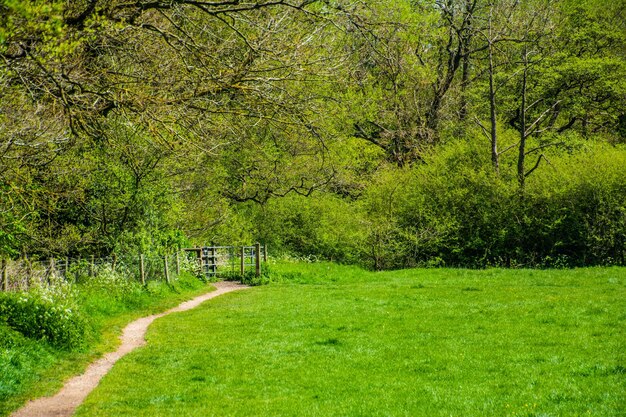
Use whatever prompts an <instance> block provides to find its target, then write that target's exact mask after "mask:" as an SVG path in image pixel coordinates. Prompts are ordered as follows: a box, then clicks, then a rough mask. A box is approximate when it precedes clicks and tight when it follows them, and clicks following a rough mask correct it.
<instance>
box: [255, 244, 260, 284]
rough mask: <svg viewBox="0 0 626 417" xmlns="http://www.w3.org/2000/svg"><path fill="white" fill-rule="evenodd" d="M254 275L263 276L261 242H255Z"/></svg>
mask: <svg viewBox="0 0 626 417" xmlns="http://www.w3.org/2000/svg"><path fill="white" fill-rule="evenodd" d="M254 276H256V277H260V276H261V244H260V243H259V242H257V243H255V244H254Z"/></svg>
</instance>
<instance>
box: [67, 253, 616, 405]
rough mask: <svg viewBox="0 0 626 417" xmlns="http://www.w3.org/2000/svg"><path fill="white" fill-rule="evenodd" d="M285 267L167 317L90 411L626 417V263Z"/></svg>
mask: <svg viewBox="0 0 626 417" xmlns="http://www.w3.org/2000/svg"><path fill="white" fill-rule="evenodd" d="M273 271H274V273H275V274H276V275H280V276H282V277H283V278H284V280H283V282H282V283H279V284H271V285H269V286H265V287H257V288H254V289H251V290H247V291H243V292H238V293H232V294H227V295H225V296H223V297H219V298H217V299H215V300H212V301H210V302H208V303H205V304H204V305H202V306H201V307H199V308H197V309H195V310H192V311H189V312H185V313H180V314H175V315H172V316H168V317H167V318H164V319H160V320H158V321H157V322H155V324H154V325H153V327H151V329H150V331H149V334H148V339H149V345H148V346H147V347H145V348H142V349H140V350H139V351H137V352H135V353H133V354H131V355H129V356H127V357H126V358H124V359H123V360H122V361H121V362H120V363H118V365H116V366H115V367H114V369H113V371H112V372H111V373H110V374H109V375H108V376H106V377H105V378H104V380H103V381H102V383H101V385H100V387H99V388H98V389H97V390H96V391H95V392H94V393H93V394H92V395H91V396H90V397H89V398H88V400H87V402H86V404H85V405H84V406H83V407H81V408H80V409H79V412H78V415H80V416H96V415H98V416H110V415H116V416H117V415H128V416H131V415H132V416H173V415H185V416H211V415H214V416H226V415H238V416H252V415H258V416H264V415H276V416H283V415H294V416H302V415H304V416H313V415H316V416H339V415H351V416H363V415H370V416H575V415H593V416H620V415H621V416H623V415H624V410H625V409H626V407H625V402H624V401H625V400H624V398H625V395H626V356H625V354H624V352H625V351H626V338H625V336H626V334H625V331H624V330H625V325H626V270H625V269H619V268H610V269H599V268H598V269H581V270H560V271H528V270H517V271H516V270H513V271H510V270H509V271H507V270H486V271H469V270H407V271H396V272H387V273H370V272H365V271H362V270H360V269H358V268H351V267H341V266H337V265H333V264H310V265H277V266H274V269H273Z"/></svg>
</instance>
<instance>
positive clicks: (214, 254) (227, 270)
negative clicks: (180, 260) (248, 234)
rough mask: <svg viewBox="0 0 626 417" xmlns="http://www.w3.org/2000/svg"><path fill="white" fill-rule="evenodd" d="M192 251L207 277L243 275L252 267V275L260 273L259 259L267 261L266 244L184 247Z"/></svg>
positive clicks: (187, 250)
mask: <svg viewBox="0 0 626 417" xmlns="http://www.w3.org/2000/svg"><path fill="white" fill-rule="evenodd" d="M184 250H185V251H186V252H193V253H195V256H196V258H197V260H198V264H199V265H200V268H201V269H202V273H203V274H204V275H205V276H206V277H207V278H213V277H217V276H229V275H230V276H242V277H243V276H244V275H245V274H246V272H247V271H251V270H252V268H254V275H255V276H257V277H258V276H260V275H261V260H262V261H263V262H267V245H261V244H259V243H257V244H255V245H253V246H203V247H198V248H185V249H184Z"/></svg>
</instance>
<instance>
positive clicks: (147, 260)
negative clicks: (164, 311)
mask: <svg viewBox="0 0 626 417" xmlns="http://www.w3.org/2000/svg"><path fill="white" fill-rule="evenodd" d="M0 269H1V273H2V275H1V288H2V290H3V291H25V290H28V289H29V288H31V287H33V286H42V285H53V284H54V283H56V282H59V281H65V282H71V283H81V282H84V281H87V280H89V279H92V278H95V277H98V276H101V275H103V274H111V273H115V274H116V275H117V276H119V277H125V278H126V279H128V280H134V281H137V282H141V283H142V284H144V285H146V284H147V283H148V282H150V281H166V282H169V281H170V280H172V279H175V278H176V276H177V275H179V274H180V273H181V272H183V271H187V272H191V273H194V274H197V275H199V274H200V273H201V268H200V265H199V264H198V263H197V262H196V260H195V259H194V258H193V256H190V255H189V254H188V253H187V252H184V251H180V252H175V253H172V254H168V255H154V254H152V255H145V254H140V255H125V256H117V255H111V256H107V257H101V258H96V257H87V258H80V257H79V258H71V257H64V258H54V257H51V258H47V259H33V258H28V257H24V258H20V259H17V260H10V259H3V260H2V261H1V266H0Z"/></svg>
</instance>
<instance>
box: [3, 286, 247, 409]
mask: <svg viewBox="0 0 626 417" xmlns="http://www.w3.org/2000/svg"><path fill="white" fill-rule="evenodd" d="M213 285H214V286H215V287H216V288H217V289H216V290H215V291H212V292H210V293H207V294H203V295H201V296H198V297H196V298H193V299H191V300H189V301H185V302H184V303H181V304H179V305H178V307H174V308H172V309H169V310H167V311H165V312H163V313H160V314H154V315H152V316H147V317H143V318H140V319H138V320H135V321H133V322H131V323H130V324H128V325H127V326H126V327H125V328H124V331H123V332H122V336H121V337H120V340H121V344H120V346H119V348H118V349H117V350H116V351H115V352H110V353H107V354H106V355H104V356H103V357H102V358H100V359H98V360H97V361H95V362H93V363H92V364H91V365H89V366H88V367H87V369H86V370H85V373H84V374H82V375H78V376H75V377H73V378H72V379H70V380H68V381H67V382H66V383H65V384H64V385H63V388H61V391H59V392H58V393H56V394H55V395H54V396H52V397H42V398H38V399H36V400H33V401H30V402H28V403H27V404H26V405H25V406H24V407H22V408H21V409H19V410H17V411H16V412H15V413H13V414H12V417H35V416H36V417H66V416H68V417H69V416H71V415H73V414H74V411H75V410H76V408H77V407H78V406H79V405H80V404H81V403H82V402H83V400H84V399H85V398H86V397H87V395H89V393H90V392H91V391H93V389H94V388H96V386H97V385H98V383H99V382H100V379H102V377H103V376H104V375H106V373H107V372H109V370H110V369H111V368H112V367H113V364H115V362H117V361H118V360H119V359H120V358H121V357H122V356H124V355H126V354H127V353H129V352H131V351H132V350H134V349H136V348H138V347H140V346H143V345H145V344H146V340H145V335H146V331H147V330H148V326H150V324H152V322H153V321H154V320H156V319H158V318H159V317H163V316H165V315H167V314H170V313H176V312H178V311H186V310H190V309H192V308H194V307H197V306H198V305H200V304H201V303H202V302H204V301H206V300H210V299H211V298H215V297H217V296H219V295H222V294H225V293H227V292H231V291H235V290H240V289H244V288H249V287H247V286H245V285H241V284H237V283H234V282H228V281H222V282H216V283H214V284H213Z"/></svg>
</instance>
